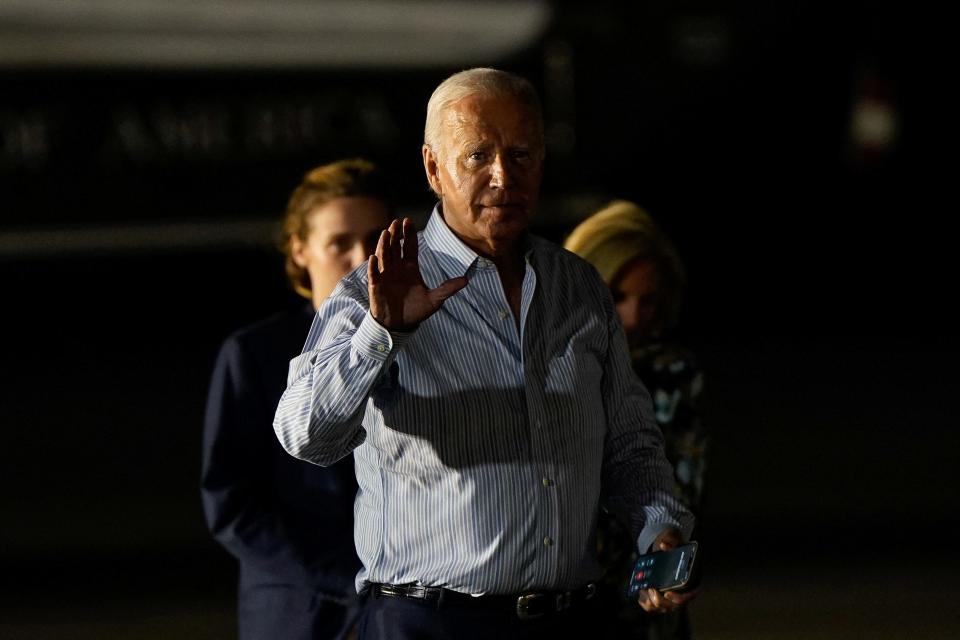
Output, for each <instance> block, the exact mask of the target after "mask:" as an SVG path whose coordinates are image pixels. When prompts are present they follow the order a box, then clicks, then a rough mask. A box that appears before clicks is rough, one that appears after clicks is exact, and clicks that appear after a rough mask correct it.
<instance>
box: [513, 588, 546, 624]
mask: <svg viewBox="0 0 960 640" xmlns="http://www.w3.org/2000/svg"><path fill="white" fill-rule="evenodd" d="M542 598H543V594H540V593H525V594H523V595H522V596H519V597H518V598H517V617H518V618H520V619H521V620H534V619H536V618H541V617H543V614H544V613H545V612H544V611H542V610H541V611H533V610H531V609H532V607H533V605H534V603H536V602H537V601H539V600H542Z"/></svg>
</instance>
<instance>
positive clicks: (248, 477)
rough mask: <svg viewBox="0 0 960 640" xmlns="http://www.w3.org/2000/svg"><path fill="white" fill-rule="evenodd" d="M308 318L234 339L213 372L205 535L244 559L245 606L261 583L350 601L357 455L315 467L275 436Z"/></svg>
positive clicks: (298, 316)
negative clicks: (289, 372) (290, 369)
mask: <svg viewBox="0 0 960 640" xmlns="http://www.w3.org/2000/svg"><path fill="white" fill-rule="evenodd" d="M313 316H314V312H313V308H312V307H309V306H307V307H305V308H304V309H302V310H301V311H298V312H295V313H287V314H282V315H278V316H274V317H272V318H269V319H267V320H265V321H263V322H260V323H258V324H255V325H253V326H251V327H248V328H245V329H242V330H240V331H238V332H236V333H234V334H233V335H231V336H230V337H229V338H228V339H227V340H226V341H225V342H224V344H223V347H222V348H221V350H220V355H219V356H218V358H217V363H216V367H215V369H214V372H213V380H212V382H211V385H210V395H209V398H208V401H207V411H206V419H205V424H204V437H203V472H202V481H201V493H202V496H203V507H204V513H205V515H206V520H207V525H208V526H209V528H210V531H211V532H212V534H213V536H214V538H216V540H217V541H218V542H219V543H220V544H222V545H223V546H224V547H225V548H226V549H227V551H229V552H230V553H231V554H232V555H233V556H235V557H236V558H237V560H239V562H240V595H241V600H242V599H243V594H244V591H247V590H249V591H251V592H252V591H255V590H256V588H257V587H263V586H265V585H274V586H279V585H282V586H289V587H294V589H306V590H312V591H313V592H316V593H318V594H319V595H320V596H321V597H329V598H330V599H335V600H343V601H344V602H347V603H350V602H352V601H353V600H354V599H355V598H356V594H355V589H354V577H355V576H356V573H357V570H358V569H359V567H360V561H359V560H358V559H357V555H356V551H355V548H354V543H353V501H354V498H355V496H356V493H357V482H356V477H355V475H354V471H353V456H348V457H346V458H345V459H343V460H341V461H340V462H338V463H337V464H335V465H333V466H331V467H328V468H322V467H318V466H314V465H312V464H310V463H307V462H302V461H300V460H297V459H295V458H293V457H292V456H290V455H289V454H287V453H286V452H285V451H284V450H283V448H282V447H281V446H280V443H279V441H278V440H277V437H276V436H275V435H274V432H273V416H274V412H275V410H276V407H277V403H278V402H279V400H280V396H281V394H282V393H283V391H284V389H285V388H286V379H287V366H288V364H289V361H290V359H291V358H293V357H295V356H297V355H299V354H300V352H301V350H302V348H303V343H304V340H305V339H306V336H307V331H308V330H309V328H310V323H311V321H312V320H313ZM241 624H242V620H241ZM277 637H280V636H277Z"/></svg>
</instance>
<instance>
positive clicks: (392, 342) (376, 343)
mask: <svg viewBox="0 0 960 640" xmlns="http://www.w3.org/2000/svg"><path fill="white" fill-rule="evenodd" d="M412 335H413V334H412V333H401V332H399V331H390V330H388V329H387V328H386V327H384V326H383V325H382V324H380V323H379V322H377V321H376V320H374V319H373V316H371V315H370V312H369V311H367V313H366V315H364V316H363V320H361V321H360V326H358V327H357V331H356V333H354V334H353V341H352V342H353V346H354V348H355V349H357V350H359V351H360V352H361V353H363V354H364V355H366V356H369V357H370V358H373V359H374V360H379V361H380V362H386V360H387V358H389V357H390V356H391V355H392V354H395V353H396V352H397V351H399V350H400V349H401V348H402V347H403V345H404V344H405V343H406V342H407V340H409V339H410V336H412Z"/></svg>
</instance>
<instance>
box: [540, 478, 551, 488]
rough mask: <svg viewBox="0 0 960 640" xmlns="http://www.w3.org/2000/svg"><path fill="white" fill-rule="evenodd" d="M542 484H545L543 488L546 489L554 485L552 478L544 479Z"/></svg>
mask: <svg viewBox="0 0 960 640" xmlns="http://www.w3.org/2000/svg"><path fill="white" fill-rule="evenodd" d="M540 482H542V483H543V486H545V487H549V486H551V485H553V480H551V479H550V478H542V479H541V480H540Z"/></svg>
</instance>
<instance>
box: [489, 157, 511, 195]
mask: <svg viewBox="0 0 960 640" xmlns="http://www.w3.org/2000/svg"><path fill="white" fill-rule="evenodd" d="M512 183H513V176H512V174H511V173H510V171H509V169H508V168H507V163H506V162H505V161H504V158H503V156H502V155H500V154H497V155H496V156H495V157H494V158H493V162H492V163H491V164H490V186H491V187H492V188H494V189H506V188H507V187H509V186H511V184H512Z"/></svg>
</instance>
